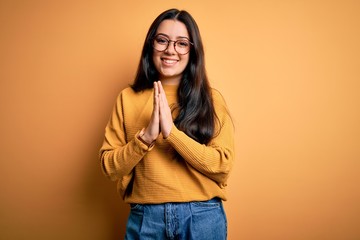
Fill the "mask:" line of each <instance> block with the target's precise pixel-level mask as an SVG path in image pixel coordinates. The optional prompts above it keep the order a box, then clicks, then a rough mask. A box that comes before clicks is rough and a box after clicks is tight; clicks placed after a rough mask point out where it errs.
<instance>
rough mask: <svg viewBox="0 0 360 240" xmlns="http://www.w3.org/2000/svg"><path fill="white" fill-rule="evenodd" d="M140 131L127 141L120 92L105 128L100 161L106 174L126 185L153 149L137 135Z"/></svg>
mask: <svg viewBox="0 0 360 240" xmlns="http://www.w3.org/2000/svg"><path fill="white" fill-rule="evenodd" d="M139 132H140V131H139ZM139 132H138V133H137V134H136V136H134V138H133V139H132V140H131V141H129V142H126V129H125V126H124V118H123V104H122V94H120V95H119V96H118V98H117V100H116V104H115V106H114V109H113V112H112V114H111V116H110V119H109V122H108V124H107V126H106V128H105V139H104V142H103V145H102V147H101V149H100V161H101V166H102V170H103V172H104V174H105V175H106V176H107V177H109V178H110V179H111V180H113V181H115V180H120V181H121V182H122V183H123V184H124V187H126V186H125V185H127V184H128V183H129V182H130V180H131V177H132V170H133V169H134V167H135V166H136V164H138V162H139V161H140V160H141V159H142V158H143V157H144V155H145V154H146V153H147V151H149V150H150V149H151V148H149V147H148V146H147V145H146V144H145V143H144V142H142V141H141V140H140V139H139V138H138V137H137V136H138V134H139Z"/></svg>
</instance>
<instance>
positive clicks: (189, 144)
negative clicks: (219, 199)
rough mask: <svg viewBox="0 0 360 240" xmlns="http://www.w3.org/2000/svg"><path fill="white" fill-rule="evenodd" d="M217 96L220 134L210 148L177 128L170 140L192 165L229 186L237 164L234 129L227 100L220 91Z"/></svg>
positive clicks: (221, 184)
mask: <svg viewBox="0 0 360 240" xmlns="http://www.w3.org/2000/svg"><path fill="white" fill-rule="evenodd" d="M214 95H215V96H214V106H215V110H216V114H217V117H218V118H219V124H218V125H217V127H216V130H217V131H216V133H217V134H216V135H215V137H214V138H213V139H212V140H211V142H210V143H209V144H208V145H205V144H200V143H198V142H197V141H195V140H194V139H192V138H190V137H189V136H187V135H186V134H185V133H184V132H182V131H180V130H179V129H178V128H176V126H175V125H173V127H172V130H171V133H170V135H169V137H168V138H167V140H168V141H169V142H170V144H171V145H172V146H173V147H174V148H175V149H176V151H177V152H178V153H179V154H180V155H181V156H182V157H183V158H184V159H185V161H186V162H187V163H188V164H190V165H191V166H192V167H193V168H195V169H196V170H197V171H199V172H201V173H202V174H204V175H206V176H207V177H208V178H210V179H212V180H214V181H216V182H217V183H218V184H219V185H220V187H225V186H226V181H227V178H228V175H229V173H230V170H231V169H232V166H233V161H234V127H233V123H232V120H231V117H230V115H229V112H228V110H227V107H226V104H225V101H224V99H223V98H222V96H221V95H220V93H218V92H215V94H214Z"/></svg>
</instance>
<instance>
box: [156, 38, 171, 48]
mask: <svg viewBox="0 0 360 240" xmlns="http://www.w3.org/2000/svg"><path fill="white" fill-rule="evenodd" d="M168 45H169V40H167V39H166V38H164V37H161V36H157V37H156V38H155V39H154V43H153V46H154V48H155V49H156V50H158V51H165V49H166V48H167V47H168Z"/></svg>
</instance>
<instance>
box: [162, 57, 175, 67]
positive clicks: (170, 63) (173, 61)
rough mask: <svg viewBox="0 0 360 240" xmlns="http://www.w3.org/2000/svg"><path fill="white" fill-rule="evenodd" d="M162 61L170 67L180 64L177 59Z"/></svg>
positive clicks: (164, 59) (163, 59)
mask: <svg viewBox="0 0 360 240" xmlns="http://www.w3.org/2000/svg"><path fill="white" fill-rule="evenodd" d="M161 61H162V62H163V63H164V64H165V65H169V66H172V65H174V64H176V63H177V62H179V60H177V59H169V58H161Z"/></svg>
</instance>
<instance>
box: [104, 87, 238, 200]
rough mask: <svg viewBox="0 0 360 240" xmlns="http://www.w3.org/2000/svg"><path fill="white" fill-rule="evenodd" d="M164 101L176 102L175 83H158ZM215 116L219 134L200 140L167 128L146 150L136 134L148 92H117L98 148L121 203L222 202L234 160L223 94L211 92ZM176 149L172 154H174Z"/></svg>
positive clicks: (145, 115)
mask: <svg viewBox="0 0 360 240" xmlns="http://www.w3.org/2000/svg"><path fill="white" fill-rule="evenodd" d="M164 90H165V93H166V97H167V100H168V102H169V104H170V105H171V104H173V103H176V101H177V97H176V91H177V86H171V85H164ZM212 95H213V99H214V107H215V111H216V113H217V116H218V118H219V120H220V125H221V126H219V124H217V125H216V129H215V130H216V131H215V132H217V131H219V129H220V131H219V133H218V134H217V135H216V137H215V138H213V139H212V140H211V142H210V143H209V144H208V145H204V144H200V143H198V142H196V141H195V140H193V139H192V138H190V137H188V136H187V135H186V134H185V133H184V132H182V131H180V130H179V129H177V128H176V126H175V125H173V126H172V129H171V133H170V135H169V137H168V138H167V139H163V138H162V136H161V135H160V136H159V137H158V139H157V140H156V142H155V145H154V146H153V147H150V149H149V148H148V147H147V145H145V144H144V143H143V142H141V141H140V140H139V139H138V138H137V137H136V136H137V134H138V133H139V132H140V130H141V129H142V128H144V127H146V126H147V125H148V123H149V119H150V116H151V113H152V109H153V90H152V89H148V90H145V91H142V92H139V93H135V92H134V91H133V90H132V89H131V88H126V89H124V90H123V91H122V92H121V93H120V94H119V96H118V98H117V100H116V104H115V106H114V110H113V112H112V115H111V117H110V120H109V122H108V124H107V126H106V128H105V139H104V143H103V145H102V147H101V149H100V160H101V165H102V170H103V172H104V174H105V175H106V176H108V177H109V178H110V179H111V180H113V181H115V180H117V181H118V191H119V193H120V194H121V196H122V197H123V198H124V200H125V202H127V203H153V204H155V203H165V202H189V201H204V200H208V199H211V198H213V197H220V198H221V199H223V200H226V194H225V187H226V181H227V178H228V176H229V172H230V170H231V168H232V165H233V161H234V139H233V138H234V133H233V132H234V129H233V124H232V121H231V118H230V116H229V114H228V111H227V107H226V104H225V101H224V99H223V97H222V96H221V95H220V93H219V92H218V91H216V90H214V89H213V90H212ZM176 152H177V153H178V154H176Z"/></svg>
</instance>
